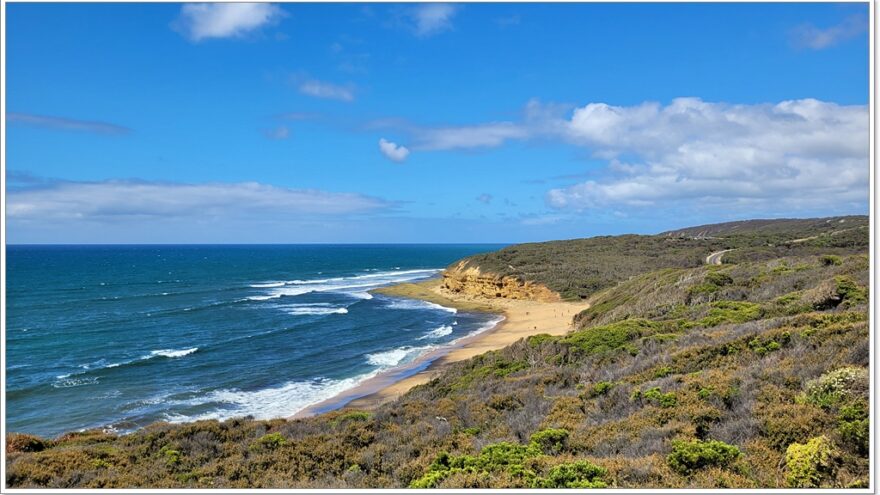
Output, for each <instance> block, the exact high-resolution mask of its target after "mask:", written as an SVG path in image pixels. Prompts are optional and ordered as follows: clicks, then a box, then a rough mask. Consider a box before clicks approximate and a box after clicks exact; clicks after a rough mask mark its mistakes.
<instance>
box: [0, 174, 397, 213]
mask: <svg viewBox="0 0 880 495" xmlns="http://www.w3.org/2000/svg"><path fill="white" fill-rule="evenodd" d="M26 185H27V184H26ZM7 192H8V195H7V198H6V201H7V203H6V208H7V209H6V213H7V216H8V217H9V219H10V220H12V221H31V222H38V223H52V222H59V221H62V222H69V221H93V222H114V221H130V220H133V219H138V218H143V219H179V218H190V219H197V220H203V219H206V218H266V217H272V218H299V217H300V216H303V215H306V216H307V215H312V216H327V215H348V214H359V213H367V212H374V211H379V210H382V209H386V208H389V207H390V206H391V205H390V204H389V203H388V202H386V201H384V200H382V199H379V198H374V197H370V196H365V195H362V194H356V193H339V192H329V191H322V190H315V189H290V188H286V187H277V186H272V185H267V184H260V183H257V182H241V183H202V184H183V183H173V182H146V181H116V180H111V181H102V182H66V181H51V182H42V183H36V185H33V184H30V185H29V187H17V188H14V189H11V190H9V191H7Z"/></svg>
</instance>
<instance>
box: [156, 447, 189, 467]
mask: <svg viewBox="0 0 880 495" xmlns="http://www.w3.org/2000/svg"><path fill="white" fill-rule="evenodd" d="M159 454H160V455H162V456H163V457H164V458H165V464H167V465H169V466H176V465H178V464H180V461H181V460H182V459H183V454H181V453H180V451H179V450H175V449H172V448H171V447H170V446H168V445H166V446H164V447H162V448H161V449H159Z"/></svg>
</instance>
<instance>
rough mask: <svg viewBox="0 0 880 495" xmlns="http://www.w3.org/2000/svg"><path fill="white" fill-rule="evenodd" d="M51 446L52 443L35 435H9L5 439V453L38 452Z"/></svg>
mask: <svg viewBox="0 0 880 495" xmlns="http://www.w3.org/2000/svg"><path fill="white" fill-rule="evenodd" d="M51 446H52V442H51V441H49V440H44V439H42V438H40V437H38V436H35V435H27V434H24V433H10V434H9V435H8V436H7V437H6V453H7V454H12V453H14V452H40V451H42V450H45V449H47V448H49V447H51Z"/></svg>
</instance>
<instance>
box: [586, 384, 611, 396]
mask: <svg viewBox="0 0 880 495" xmlns="http://www.w3.org/2000/svg"><path fill="white" fill-rule="evenodd" d="M612 388H614V383H612V382H599V383H597V384H595V385H593V386H592V387H590V391H589V393H588V394H587V395H588V396H589V397H590V398H593V397H599V396H600V395H605V394H607V393H608V392H609V391H611V389H612Z"/></svg>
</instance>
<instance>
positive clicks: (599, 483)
mask: <svg viewBox="0 0 880 495" xmlns="http://www.w3.org/2000/svg"><path fill="white" fill-rule="evenodd" d="M607 473H608V470H607V469H605V468H603V467H600V466H597V465H595V464H593V463H591V462H589V461H576V462H570V463H566V464H559V465H556V466H553V468H551V469H550V472H549V473H548V474H547V476H546V477H543V478H537V479H535V482H534V483H532V488H605V487H607V486H608V484H607V483H606V482H605V481H604V480H603V479H602V478H603V477H604V476H605V475H606V474H607Z"/></svg>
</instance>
